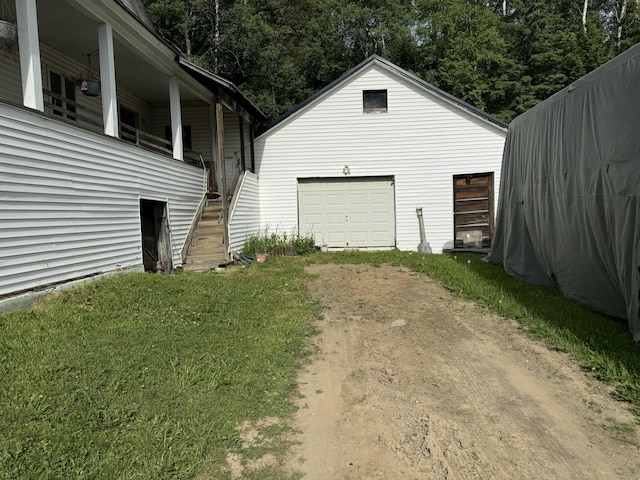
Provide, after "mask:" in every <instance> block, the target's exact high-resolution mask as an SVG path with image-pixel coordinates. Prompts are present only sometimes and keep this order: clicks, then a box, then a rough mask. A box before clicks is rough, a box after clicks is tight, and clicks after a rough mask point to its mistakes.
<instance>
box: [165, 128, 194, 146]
mask: <svg viewBox="0 0 640 480" xmlns="http://www.w3.org/2000/svg"><path fill="white" fill-rule="evenodd" d="M164 138H165V140H167V141H168V142H169V143H168V144H167V146H166V147H167V149H169V150H170V149H172V148H173V140H172V135H171V125H165V127H164ZM182 148H184V149H185V150H191V125H183V126H182Z"/></svg>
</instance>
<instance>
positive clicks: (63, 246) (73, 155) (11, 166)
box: [0, 105, 204, 295]
mask: <svg viewBox="0 0 640 480" xmlns="http://www.w3.org/2000/svg"><path fill="white" fill-rule="evenodd" d="M0 129H1V130H2V131H3V135H1V136H0V179H1V182H0V295H3V294H6V293H10V292H16V291H20V290H24V289H31V288H35V287H38V286H41V285H46V284H50V283H54V282H61V281H65V280H69V279H73V278H77V277H82V276H85V275H92V274H97V273H101V272H109V271H115V270H118V269H121V268H122V269H124V268H129V267H135V266H140V265H142V241H141V232H140V212H139V202H140V199H141V198H142V199H150V200H157V201H161V202H166V203H167V210H168V215H169V222H170V232H171V247H172V252H173V262H174V266H180V265H181V263H182V259H181V252H182V247H183V244H184V241H185V239H186V236H187V234H188V231H189V228H190V226H191V223H192V221H193V217H194V215H195V213H196V210H197V208H198V205H199V204H200V201H201V199H202V196H203V194H204V181H203V179H204V172H203V171H202V170H200V169H197V168H195V167H191V166H189V165H186V164H184V163H181V162H177V161H175V160H172V159H170V158H167V157H164V156H161V155H157V154H154V153H151V152H147V151H145V150H143V149H140V148H138V147H135V146H132V145H129V144H127V143H125V142H123V141H120V140H118V139H112V138H110V137H107V136H104V135H100V134H95V133H91V132H87V131H84V130H80V129H77V128H74V126H72V125H68V124H65V123H63V122H61V121H58V120H56V119H49V118H46V117H44V116H43V115H41V114H38V113H35V112H30V111H27V110H23V109H20V108H13V107H7V106H2V105H0Z"/></svg>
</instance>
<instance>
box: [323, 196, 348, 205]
mask: <svg viewBox="0 0 640 480" xmlns="http://www.w3.org/2000/svg"><path fill="white" fill-rule="evenodd" d="M325 198H326V199H327V205H328V206H341V207H342V206H344V194H343V193H329V194H326V195H325Z"/></svg>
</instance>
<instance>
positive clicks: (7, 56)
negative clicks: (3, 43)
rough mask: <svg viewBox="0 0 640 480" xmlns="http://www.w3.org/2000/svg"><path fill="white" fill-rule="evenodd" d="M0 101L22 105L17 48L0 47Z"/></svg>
mask: <svg viewBox="0 0 640 480" xmlns="http://www.w3.org/2000/svg"><path fill="white" fill-rule="evenodd" d="M0 72H2V81H0V101H5V102H10V103H14V104H16V105H22V77H21V74H20V58H19V56H18V48H17V47H16V48H14V49H13V50H5V49H2V48H0Z"/></svg>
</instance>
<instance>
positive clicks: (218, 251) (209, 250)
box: [189, 243, 227, 259]
mask: <svg viewBox="0 0 640 480" xmlns="http://www.w3.org/2000/svg"><path fill="white" fill-rule="evenodd" d="M226 250H227V249H226V247H225V246H224V244H223V243H218V244H211V245H206V244H205V245H194V246H193V247H191V250H190V251H189V257H193V258H194V259H198V258H201V257H202V256H203V255H222V256H224V252H225V251H226Z"/></svg>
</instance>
